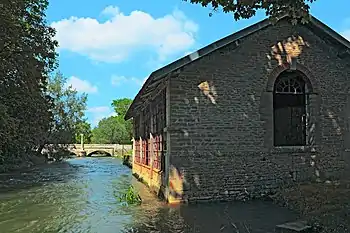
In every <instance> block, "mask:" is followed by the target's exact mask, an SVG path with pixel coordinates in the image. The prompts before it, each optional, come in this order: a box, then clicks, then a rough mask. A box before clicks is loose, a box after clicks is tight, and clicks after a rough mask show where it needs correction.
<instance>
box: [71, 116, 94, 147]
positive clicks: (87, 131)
mask: <svg viewBox="0 0 350 233" xmlns="http://www.w3.org/2000/svg"><path fill="white" fill-rule="evenodd" d="M80 134H83V135H84V138H83V140H84V144H89V143H91V139H92V131H91V125H90V124H89V123H88V122H86V121H81V122H79V123H78V124H77V125H76V129H75V143H80V140H81V138H80V137H81V136H80Z"/></svg>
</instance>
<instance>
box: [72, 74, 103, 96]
mask: <svg viewBox="0 0 350 233" xmlns="http://www.w3.org/2000/svg"><path fill="white" fill-rule="evenodd" d="M68 86H72V88H74V89H76V90H77V91H78V92H85V93H96V92H97V87H96V86H94V85H92V84H91V83H90V82H89V81H87V80H82V79H79V78H78V77H75V76H72V77H70V78H69V79H68V80H67V83H66V87H68Z"/></svg>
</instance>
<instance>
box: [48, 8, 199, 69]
mask: <svg viewBox="0 0 350 233" xmlns="http://www.w3.org/2000/svg"><path fill="white" fill-rule="evenodd" d="M102 14H103V15H106V16H110V17H109V19H108V20H106V21H103V22H102V21H98V20H97V19H95V18H78V17H75V16H72V17H70V18H69V19H62V20H60V21H57V22H53V23H52V24H51V26H52V27H54V28H55V29H56V31H57V34H56V39H57V41H58V42H59V46H60V47H59V49H60V50H70V51H73V52H76V53H79V54H82V55H85V56H88V57H89V58H91V59H93V60H97V61H104V62H121V61H123V60H125V59H126V58H127V57H128V56H129V55H131V54H132V53H135V52H137V51H142V50H152V51H154V52H155V53H156V54H157V55H158V59H160V60H164V59H166V58H167V56H170V55H174V54H178V53H183V52H184V51H187V50H189V49H191V48H192V47H193V46H194V44H195V34H196V33H197V31H198V25H197V24H196V23H194V22H193V21H191V20H190V19H188V18H187V17H186V16H185V15H184V14H183V13H182V12H181V11H179V10H175V11H174V12H173V13H172V14H168V15H165V16H163V17H159V18H154V17H153V16H151V15H150V14H148V13H146V12H142V11H137V10H135V11H132V12H131V13H130V14H129V15H126V14H124V13H122V12H121V11H120V10H119V8H118V7H114V6H108V7H106V8H105V9H104V10H103V11H102Z"/></svg>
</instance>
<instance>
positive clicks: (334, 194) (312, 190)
mask: <svg viewBox="0 0 350 233" xmlns="http://www.w3.org/2000/svg"><path fill="white" fill-rule="evenodd" d="M272 198H273V199H274V200H275V201H276V202H278V203H282V204H284V205H286V206H287V207H289V208H290V209H292V210H296V211H298V212H299V213H301V215H302V216H303V217H304V218H305V219H306V220H307V221H308V222H310V224H312V225H316V226H321V227H322V230H320V231H319V232H322V233H326V232H327V233H329V232H330V233H331V232H332V233H333V232H334V233H335V232H337V233H343V232H350V178H349V179H348V180H341V181H336V182H326V183H307V184H299V185H295V186H293V187H287V188H284V189H281V190H280V191H279V192H278V193H276V194H275V195H273V196H272Z"/></svg>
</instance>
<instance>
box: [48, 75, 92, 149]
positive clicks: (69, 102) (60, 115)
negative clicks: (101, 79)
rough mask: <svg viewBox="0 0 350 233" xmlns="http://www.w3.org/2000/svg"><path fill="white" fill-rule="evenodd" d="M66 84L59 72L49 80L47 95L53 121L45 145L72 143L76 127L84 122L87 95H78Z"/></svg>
mask: <svg viewBox="0 0 350 233" xmlns="http://www.w3.org/2000/svg"><path fill="white" fill-rule="evenodd" d="M66 83H67V79H66V78H65V77H64V76H63V75H62V74H61V73H60V72H57V73H56V74H55V75H54V76H53V77H51V78H50V79H49V83H48V93H49V95H50V97H51V98H52V99H53V106H52V108H51V112H52V114H53V119H54V120H53V122H51V127H50V130H49V132H48V135H47V140H48V141H47V143H50V144H69V143H72V142H74V141H75V138H76V133H77V130H78V129H77V127H78V126H79V124H81V123H82V122H84V121H85V119H84V111H85V110H86V101H87V95H86V94H81V95H79V94H78V92H77V91H76V90H75V89H73V88H72V87H71V86H66Z"/></svg>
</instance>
